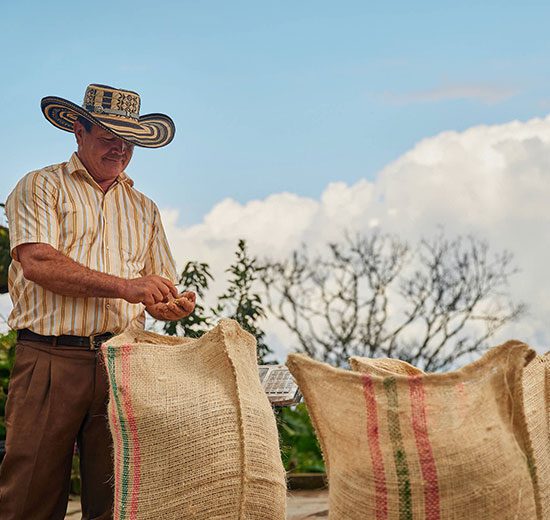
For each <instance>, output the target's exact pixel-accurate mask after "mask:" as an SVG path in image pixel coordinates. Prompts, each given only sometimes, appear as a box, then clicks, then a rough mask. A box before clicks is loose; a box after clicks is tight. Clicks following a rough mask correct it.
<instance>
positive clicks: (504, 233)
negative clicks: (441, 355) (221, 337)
mask: <svg viewBox="0 0 550 520" xmlns="http://www.w3.org/2000/svg"><path fill="white" fill-rule="evenodd" d="M549 201H550V117H548V118H544V119H533V120H530V121H527V122H518V121H514V122H510V123H507V124H503V125H495V126H477V127H473V128H470V129H468V130H466V131H464V132H444V133H441V134H439V135H437V136H434V137H431V138H428V139H424V140H423V141H421V142H419V143H418V144H417V145H416V146H415V147H414V148H412V149H411V150H410V151H408V152H407V153H405V154H404V155H403V156H402V157H400V158H399V159H398V160H396V161H395V162H393V163H391V164H389V165H388V166H387V167H385V168H384V169H383V170H382V171H381V172H380V173H379V174H378V176H377V178H376V179H375V180H374V181H373V182H370V181H367V180H361V181H359V182H357V183H356V184H354V185H352V186H349V185H347V184H345V183H343V182H336V183H332V184H329V185H328V186H327V187H326V189H325V191H324V193H323V194H322V196H321V198H320V199H319V200H315V199H311V198H307V197H300V196H298V195H295V194H291V193H279V194H274V195H271V196H269V197H267V198H266V199H263V200H255V201H251V202H248V203H246V204H239V203H237V202H235V201H233V200H231V199H226V200H223V201H221V202H220V203H219V204H217V205H216V206H215V207H214V208H212V210H211V211H210V213H208V215H206V216H205V218H204V219H203V221H202V222H201V223H200V224H197V225H194V226H190V227H180V226H179V225H178V223H177V222H178V210H174V209H168V210H164V211H163V212H162V213H163V221H164V225H165V228H166V230H167V233H168V237H169V240H170V243H171V245H172V249H173V252H174V256H175V258H176V260H177V261H178V267H179V269H181V268H182V267H183V265H184V264H185V262H187V261H188V260H198V261H203V262H208V263H209V264H210V265H211V267H212V271H213V274H214V275H215V278H216V283H215V285H214V286H213V291H212V293H213V294H217V293H219V292H220V291H221V290H222V289H223V282H222V280H223V279H224V278H225V275H224V272H223V271H224V270H225V269H226V268H227V267H228V266H229V265H230V263H231V261H232V260H233V253H234V251H235V248H236V244H237V240H238V239H240V238H244V239H246V240H247V241H248V243H249V247H250V250H251V252H252V253H253V254H255V255H257V256H260V257H262V256H264V255H267V256H272V257H278V256H284V255H288V254H289V253H290V252H291V251H292V250H293V249H295V248H297V247H299V246H300V245H301V244H302V243H306V244H308V245H309V246H310V247H311V248H313V249H319V248H322V247H324V245H325V244H326V243H327V242H328V241H332V240H338V239H339V238H341V237H342V235H343V233H344V231H345V230H351V231H365V232H368V231H369V230H372V228H373V227H379V228H380V229H382V230H383V231H388V232H392V233H396V234H398V235H399V236H401V237H402V238H404V239H407V240H410V241H411V242H414V241H415V240H416V239H417V238H419V237H421V236H430V235H433V234H434V233H436V232H437V231H438V229H439V226H440V225H442V226H444V229H445V230H446V232H447V234H449V235H454V234H474V235H475V236H477V237H479V238H485V239H487V240H488V241H489V243H490V245H491V247H492V249H493V250H495V251H497V250H502V249H507V250H510V251H512V252H513V253H514V255H515V259H516V263H517V265H518V266H519V267H520V268H521V273H520V274H519V275H517V276H516V277H515V278H514V279H513V282H512V287H511V289H512V293H513V295H514V297H515V298H517V299H518V300H522V301H525V302H526V303H527V304H528V305H529V307H530V314H529V315H528V316H526V317H525V318H524V319H523V320H522V321H521V322H519V323H516V324H512V325H510V326H509V327H508V328H507V329H506V330H505V331H503V332H502V334H501V336H500V337H499V338H496V340H495V341H500V340H504V339H508V338H512V337H515V338H518V339H522V340H524V341H527V342H528V343H530V344H532V345H533V346H536V347H537V348H538V349H539V350H548V348H549V347H550V327H549V316H550V296H549V295H550V276H549V267H548V266H549V265H550V210H549ZM8 309H9V300H8V298H7V296H3V297H2V298H0V315H2V314H4V315H5V314H7V311H8ZM266 328H267V330H268V333H269V339H270V340H271V341H273V342H275V344H276V345H279V349H280V350H279V358H280V359H283V358H284V354H283V353H284V351H285V349H288V348H289V347H292V337H291V336H289V335H288V333H287V332H286V331H285V328H284V326H283V325H281V324H280V323H277V322H270V323H269V324H268V325H267V327H266Z"/></svg>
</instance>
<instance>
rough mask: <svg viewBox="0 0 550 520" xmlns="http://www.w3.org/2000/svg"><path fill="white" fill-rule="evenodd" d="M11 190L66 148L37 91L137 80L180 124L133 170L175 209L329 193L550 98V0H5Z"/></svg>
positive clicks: (150, 105)
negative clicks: (428, 141)
mask: <svg viewBox="0 0 550 520" xmlns="http://www.w3.org/2000/svg"><path fill="white" fill-rule="evenodd" d="M1 9H2V11H1V13H2V14H1V16H0V46H1V48H2V54H1V56H2V58H1V63H2V69H3V74H2V77H3V81H2V82H1V84H0V100H2V109H1V113H2V116H3V122H4V124H3V125H2V126H1V128H0V140H1V142H2V143H3V144H2V151H3V154H2V155H3V161H2V162H3V172H2V175H1V177H0V200H4V199H5V198H6V196H7V194H8V193H9V191H10V190H11V188H12V187H13V185H14V183H15V182H16V180H17V179H18V178H19V177H20V176H21V175H22V174H24V173H25V172H27V171H29V170H32V169H35V168H38V167H40V166H43V165H45V164H51V163H55V162H60V161H62V160H65V159H66V158H67V157H68V155H69V154H70V153H71V152H72V150H73V149H74V144H73V143H74V141H73V138H72V136H71V135H70V134H67V133H64V132H61V131H58V130H56V129H55V128H54V127H53V126H51V125H49V123H47V122H46V120H45V119H44V118H43V116H42V114H41V113H40V110H39V101H40V98H41V97H43V96H46V95H58V96H61V97H66V98H68V99H70V100H73V101H75V102H79V103H80V102H81V100H82V96H83V93H84V90H85V88H86V85H87V84H88V83H93V82H96V83H106V84H110V85H114V86H119V87H123V88H129V89H132V90H136V91H138V92H139V93H140V94H141V95H142V112H143V113H147V112H165V113H168V114H169V115H171V116H172V117H173V118H174V120H175V122H176V125H177V135H176V139H175V141H174V142H173V143H172V144H171V145H170V146H168V147H167V148H164V149H161V150H156V151H155V150H137V151H136V153H135V156H134V159H133V162H132V164H131V165H130V167H129V170H128V172H129V174H130V175H131V176H132V177H133V178H134V179H135V181H136V186H137V187H138V188H139V189H140V190H141V191H144V192H145V193H146V194H148V195H149V196H151V197H152V198H153V199H154V200H155V201H156V202H157V203H158V205H159V206H160V207H164V208H174V209H178V210H179V222H180V224H182V225H189V224H193V223H197V222H200V221H201V219H202V218H203V217H204V215H205V214H206V213H207V212H208V211H209V210H210V209H211V208H212V207H213V206H214V205H215V204H216V203H217V202H219V201H220V200H222V199H224V198H225V197H231V198H233V199H235V200H237V201H239V202H241V203H244V202H247V201H250V200H253V199H263V198H265V197H266V196H268V195H269V194H272V193H278V192H283V191H288V192H292V193H295V194H298V195H302V196H308V197H313V198H316V197H319V196H320V194H321V193H322V192H323V190H324V189H325V187H326V186H327V184H328V183H329V182H333V181H344V182H346V183H349V184H352V183H355V182H357V181H358V180H359V179H361V178H366V179H373V178H374V177H375V175H376V173H377V172H378V171H380V170H381V169H382V168H383V167H384V166H385V165H387V164H388V163H390V162H391V161H392V160H394V159H396V158H397V157H399V156H400V155H401V154H403V153H404V152H405V151H406V150H408V149H410V148H411V147H412V146H413V145H414V144H415V143H417V142H418V141H420V140H421V139H423V138H425V137H428V136H432V135H435V134H437V133H439V132H441V131H443V130H449V129H452V130H464V129H466V128H468V127H470V126H474V125H479V124H498V123H503V122H506V121H510V120H514V119H519V120H527V119H530V118H532V117H536V116H544V115H546V114H547V113H548V112H550V72H549V71H550V52H549V51H550V49H549V43H550V38H549V37H548V28H547V23H548V19H550V4H548V3H547V2H521V3H520V2H507V3H504V2H494V1H485V2H483V3H480V2H470V1H464V2H442V1H437V2H436V1H433V2H432V1H430V2H415V3H411V2H385V3H382V2H376V3H374V2H368V1H347V2H346V1H343V2H322V1H315V2H313V1H302V2H296V1H292V2H291V1H278V2H266V1H263V2H258V1H231V2H228V1H193V2H190V1H179V2H142V1H133V2H116V3H115V2H113V3H111V2H101V1H100V2H94V3H91V2H61V1H58V2H56V1H51V2H38V1H24V0H23V1H19V2H9V3H7V2H4V3H3V5H2V8H1Z"/></svg>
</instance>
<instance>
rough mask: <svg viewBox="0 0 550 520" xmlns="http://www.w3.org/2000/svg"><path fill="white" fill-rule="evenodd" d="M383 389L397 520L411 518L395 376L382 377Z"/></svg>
mask: <svg viewBox="0 0 550 520" xmlns="http://www.w3.org/2000/svg"><path fill="white" fill-rule="evenodd" d="M384 390H385V391H386V397H387V399H388V429H389V432H390V439H391V443H392V447H393V457H394V461H395V470H396V473H397V484H398V489H399V520H413V514H412V499H411V481H410V477H409V466H408V463H407V456H406V454H405V447H404V446H403V435H402V433H401V425H400V423H399V400H398V397H397V384H396V381H395V378H393V377H387V378H385V379H384Z"/></svg>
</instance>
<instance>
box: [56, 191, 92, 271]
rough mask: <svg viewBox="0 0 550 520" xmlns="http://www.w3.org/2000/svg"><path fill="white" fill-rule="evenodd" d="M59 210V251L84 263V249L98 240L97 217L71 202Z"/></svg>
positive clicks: (88, 210)
mask: <svg viewBox="0 0 550 520" xmlns="http://www.w3.org/2000/svg"><path fill="white" fill-rule="evenodd" d="M59 210H60V211H59V249H60V251H61V252H62V253H64V254H66V255H67V256H69V257H70V258H72V259H74V260H78V261H82V258H83V257H84V256H85V252H84V248H90V247H91V246H92V244H94V243H95V241H96V240H97V233H98V231H99V229H98V222H97V215H95V214H94V212H93V211H91V210H90V209H89V208H84V207H77V206H75V205H74V204H73V203H71V202H62V203H61V204H60V208H59Z"/></svg>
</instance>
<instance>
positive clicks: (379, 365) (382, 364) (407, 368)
mask: <svg viewBox="0 0 550 520" xmlns="http://www.w3.org/2000/svg"><path fill="white" fill-rule="evenodd" d="M349 364H350V366H351V369H352V370H353V371H354V372H363V373H368V374H372V375H376V376H382V377H384V376H392V375H396V374H403V375H409V376H419V375H421V374H424V371H422V370H420V369H419V368H416V367H415V366H413V365H411V364H410V363H407V362H406V361H402V360H401V359H394V358H365V357H358V356H353V357H350V358H349Z"/></svg>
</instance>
